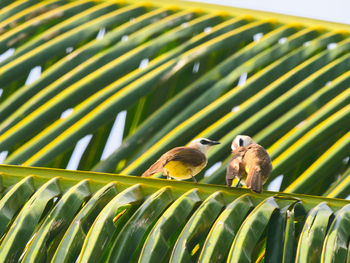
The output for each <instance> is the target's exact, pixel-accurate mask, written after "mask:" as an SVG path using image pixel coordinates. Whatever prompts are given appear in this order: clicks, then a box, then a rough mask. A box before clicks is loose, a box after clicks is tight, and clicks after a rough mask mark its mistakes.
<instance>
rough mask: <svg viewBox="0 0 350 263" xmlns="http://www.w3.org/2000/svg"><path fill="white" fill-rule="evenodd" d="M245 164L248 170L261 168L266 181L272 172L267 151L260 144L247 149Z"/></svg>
mask: <svg viewBox="0 0 350 263" xmlns="http://www.w3.org/2000/svg"><path fill="white" fill-rule="evenodd" d="M247 148H248V149H247V152H246V154H245V158H244V159H245V162H246V165H247V168H248V170H250V168H251V167H255V166H259V167H260V170H261V175H262V177H263V179H264V180H266V179H267V177H268V176H269V174H270V173H271V170H272V164H271V159H270V156H269V154H268V153H267V151H266V150H265V149H264V147H262V146H261V145H259V144H252V145H249V146H248V147H247Z"/></svg>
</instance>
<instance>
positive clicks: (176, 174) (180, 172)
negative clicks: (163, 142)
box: [164, 161, 206, 180]
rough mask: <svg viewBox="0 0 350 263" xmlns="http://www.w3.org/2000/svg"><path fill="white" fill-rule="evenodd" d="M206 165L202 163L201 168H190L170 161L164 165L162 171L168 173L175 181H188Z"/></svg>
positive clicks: (178, 162)
mask: <svg viewBox="0 0 350 263" xmlns="http://www.w3.org/2000/svg"><path fill="white" fill-rule="evenodd" d="M205 165H206V163H204V164H203V165H201V166H195V167H190V168H189V166H188V165H184V164H183V163H182V162H180V161H171V162H168V163H167V164H166V165H164V169H165V170H166V172H167V173H168V175H169V176H170V177H172V178H175V179H177V180H185V179H190V178H192V176H195V175H196V174H198V173H199V172H200V171H201V170H202V169H203V167H204V166H205Z"/></svg>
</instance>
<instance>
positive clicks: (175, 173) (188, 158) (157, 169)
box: [142, 138, 219, 182]
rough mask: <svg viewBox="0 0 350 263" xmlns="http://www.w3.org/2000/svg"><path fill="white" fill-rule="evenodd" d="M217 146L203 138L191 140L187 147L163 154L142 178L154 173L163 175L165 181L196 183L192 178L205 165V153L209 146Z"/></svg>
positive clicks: (214, 142) (215, 142)
mask: <svg viewBox="0 0 350 263" xmlns="http://www.w3.org/2000/svg"><path fill="white" fill-rule="evenodd" d="M216 144H219V142H217V141H212V140H209V139H205V138H199V139H195V140H193V141H192V142H191V143H190V144H189V145H188V146H182V147H176V148H174V149H171V150H170V151H168V152H166V153H165V154H163V155H162V156H161V157H160V158H159V159H158V161H156V162H155V163H154V164H153V165H151V167H150V168H148V170H147V171H145V172H144V173H143V174H142V177H149V176H151V175H153V174H155V173H163V175H165V176H166V177H167V179H171V178H175V179H177V180H185V179H190V178H192V180H193V181H194V182H197V180H196V178H194V176H195V175H196V174H198V173H199V172H200V171H201V170H202V169H203V168H204V167H205V166H206V165H207V157H206V153H207V151H208V150H209V149H210V148H211V146H213V145H216Z"/></svg>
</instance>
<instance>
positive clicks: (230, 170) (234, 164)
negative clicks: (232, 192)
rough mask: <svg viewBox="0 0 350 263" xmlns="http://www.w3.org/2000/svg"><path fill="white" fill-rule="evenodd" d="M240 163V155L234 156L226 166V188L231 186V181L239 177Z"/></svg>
mask: <svg viewBox="0 0 350 263" xmlns="http://www.w3.org/2000/svg"><path fill="white" fill-rule="evenodd" d="M241 161H242V156H241V155H237V154H236V155H234V156H233V157H232V159H231V160H230V161H229V163H228V164H227V168H226V184H227V186H228V187H230V186H231V185H232V181H233V179H234V178H235V177H236V176H238V175H239V164H240V162H241Z"/></svg>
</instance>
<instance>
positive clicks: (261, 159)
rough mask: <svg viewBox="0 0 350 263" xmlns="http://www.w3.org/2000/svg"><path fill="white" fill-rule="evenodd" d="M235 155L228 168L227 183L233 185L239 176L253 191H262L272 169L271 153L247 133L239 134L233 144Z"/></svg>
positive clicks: (239, 180)
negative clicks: (233, 181)
mask: <svg viewBox="0 0 350 263" xmlns="http://www.w3.org/2000/svg"><path fill="white" fill-rule="evenodd" d="M231 149H232V154H233V157H232V158H231V160H230V161H229V163H228V165H227V169H226V184H227V186H228V187H230V186H231V185H232V180H233V179H234V178H235V177H237V179H238V183H237V185H236V187H237V186H239V184H240V182H241V181H242V183H244V184H245V185H246V186H247V187H248V188H249V189H251V190H252V191H253V192H256V193H261V192H262V185H263V184H264V183H265V182H266V180H267V178H268V176H269V174H270V173H271V171H272V163H271V159H270V156H269V154H268V153H267V151H266V150H265V149H264V147H262V146H261V145H259V144H257V143H255V142H254V141H253V139H252V138H251V137H249V136H247V135H237V136H236V137H235V138H234V139H233V141H232V144H231Z"/></svg>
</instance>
